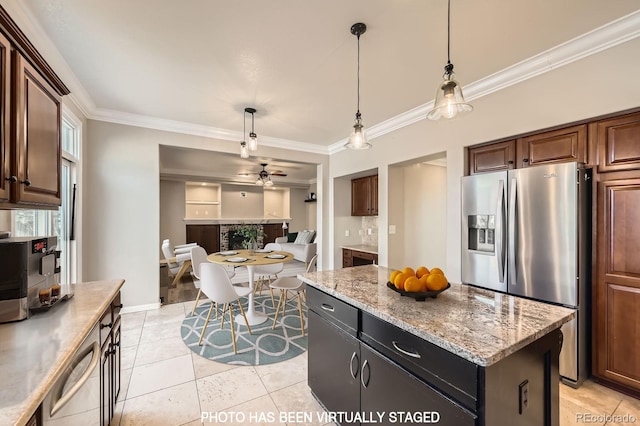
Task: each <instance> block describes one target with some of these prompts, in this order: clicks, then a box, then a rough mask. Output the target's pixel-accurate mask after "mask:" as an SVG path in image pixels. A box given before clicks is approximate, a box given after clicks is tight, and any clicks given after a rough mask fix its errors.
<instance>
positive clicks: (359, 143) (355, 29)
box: [344, 22, 371, 149]
mask: <svg viewBox="0 0 640 426" xmlns="http://www.w3.org/2000/svg"><path fill="white" fill-rule="evenodd" d="M366 31H367V26H366V25H365V24H363V23H362V22H358V23H357V24H353V25H352V26H351V34H353V35H354V36H356V37H357V38H358V107H357V111H356V120H355V124H354V125H353V132H352V133H351V136H349V142H347V143H346V144H345V145H344V146H345V147H346V148H350V149H369V148H371V144H370V143H369V142H368V141H367V134H366V132H365V129H364V126H363V125H362V114H360V36H361V35H362V34H364V33H365V32H366Z"/></svg>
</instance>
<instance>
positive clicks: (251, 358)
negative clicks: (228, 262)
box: [180, 294, 307, 365]
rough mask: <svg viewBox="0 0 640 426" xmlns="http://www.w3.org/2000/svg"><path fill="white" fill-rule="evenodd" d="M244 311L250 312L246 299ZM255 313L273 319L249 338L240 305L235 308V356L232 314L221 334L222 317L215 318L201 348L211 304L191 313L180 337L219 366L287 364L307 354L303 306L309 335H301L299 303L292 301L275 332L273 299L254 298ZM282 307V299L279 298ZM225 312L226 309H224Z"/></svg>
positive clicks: (257, 328)
mask: <svg viewBox="0 0 640 426" xmlns="http://www.w3.org/2000/svg"><path fill="white" fill-rule="evenodd" d="M241 300H242V301H243V307H244V309H245V310H246V309H247V299H246V298H242V299H241ZM254 304H255V309H256V311H257V312H262V313H264V314H267V315H268V316H269V319H268V320H267V321H266V322H264V323H262V324H259V325H255V326H252V327H251V332H252V334H249V331H248V330H247V326H246V325H245V323H244V321H241V322H240V323H238V322H237V321H235V315H236V314H239V313H240V309H238V306H237V304H235V307H234V327H235V331H236V342H237V343H236V344H237V347H238V354H237V355H236V354H234V353H233V342H232V340H231V329H230V323H229V313H228V312H227V313H226V314H225V321H224V329H222V330H220V317H218V319H216V318H215V311H214V312H213V313H212V314H211V319H210V320H209V325H208V326H207V331H206V333H205V336H204V338H203V339H202V346H200V345H198V339H200V333H201V332H202V327H203V326H204V322H205V320H206V319H207V313H208V311H209V307H210V306H211V304H210V302H205V303H202V304H201V305H199V306H198V308H196V312H195V314H194V315H191V313H190V312H189V313H188V314H187V316H186V317H185V319H184V321H182V327H181V330H180V333H181V335H182V340H183V341H184V343H185V344H186V345H187V347H189V348H190V349H191V350H192V351H193V352H195V353H196V354H198V355H200V356H202V357H204V358H207V359H210V360H213V361H217V362H223V363H226V364H237V365H265V364H274V363H277V362H282V361H286V360H288V359H290V358H293V357H295V356H298V355H300V354H301V353H303V352H305V351H306V350H307V336H306V327H307V314H306V312H307V310H306V307H305V306H304V305H303V310H302V313H303V318H304V324H305V335H304V336H303V335H302V333H301V331H300V315H299V312H298V301H297V299H290V300H289V303H287V305H286V306H287V307H286V310H285V315H284V317H282V316H281V315H282V312H280V315H278V323H277V325H276V328H275V330H271V326H272V325H273V318H274V316H275V309H274V308H273V307H272V306H271V296H269V295H268V294H266V295H263V296H256V297H255V298H254ZM275 304H276V306H277V305H278V296H277V295H276V297H275ZM220 312H222V308H220Z"/></svg>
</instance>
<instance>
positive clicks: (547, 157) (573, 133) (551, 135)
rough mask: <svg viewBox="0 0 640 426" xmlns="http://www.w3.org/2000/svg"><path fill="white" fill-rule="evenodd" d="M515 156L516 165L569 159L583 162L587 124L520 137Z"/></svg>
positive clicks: (535, 164) (563, 161)
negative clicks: (516, 159)
mask: <svg viewBox="0 0 640 426" xmlns="http://www.w3.org/2000/svg"><path fill="white" fill-rule="evenodd" d="M517 158H518V160H519V163H518V165H517V166H518V167H529V166H537V165H540V164H553V163H567V162H571V161H577V162H579V163H584V162H586V158H587V126H586V125H585V124H583V125H580V126H573V127H568V128H566V129H560V130H554V131H551V132H545V133H539V134H536V135H531V136H527V137H526V138H520V139H518V147H517Z"/></svg>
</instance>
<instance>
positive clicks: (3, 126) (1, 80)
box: [0, 33, 12, 201]
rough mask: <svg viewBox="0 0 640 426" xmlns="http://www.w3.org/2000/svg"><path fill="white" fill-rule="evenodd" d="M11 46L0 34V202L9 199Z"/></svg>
mask: <svg viewBox="0 0 640 426" xmlns="http://www.w3.org/2000/svg"><path fill="white" fill-rule="evenodd" d="M10 105H11V44H10V43H9V39H7V38H6V37H5V36H3V35H2V34H1V33H0V201H9V199H10V197H11V193H10V191H11V180H12V178H11V133H10V129H11V124H10V123H11V115H10V111H11V109H10Z"/></svg>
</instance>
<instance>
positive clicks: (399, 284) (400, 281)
mask: <svg viewBox="0 0 640 426" xmlns="http://www.w3.org/2000/svg"><path fill="white" fill-rule="evenodd" d="M410 276H411V275H409V274H405V273H404V272H403V273H401V274H398V275H396V279H395V280H394V281H393V284H394V285H395V286H396V288H397V289H399V290H404V282H405V281H406V280H407V278H409V277H410Z"/></svg>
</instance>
